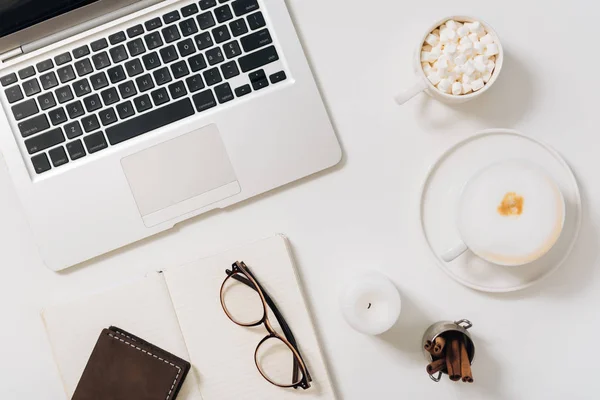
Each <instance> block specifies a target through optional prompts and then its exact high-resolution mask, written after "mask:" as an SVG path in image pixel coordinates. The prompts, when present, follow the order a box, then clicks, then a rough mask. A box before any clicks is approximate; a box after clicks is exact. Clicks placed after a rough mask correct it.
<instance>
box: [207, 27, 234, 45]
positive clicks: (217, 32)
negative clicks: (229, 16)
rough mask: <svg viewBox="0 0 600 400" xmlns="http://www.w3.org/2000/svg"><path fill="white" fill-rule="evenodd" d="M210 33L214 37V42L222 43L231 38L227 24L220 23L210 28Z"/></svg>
mask: <svg viewBox="0 0 600 400" xmlns="http://www.w3.org/2000/svg"><path fill="white" fill-rule="evenodd" d="M212 34H213V36H214V38H215V42H217V43H223V42H225V41H227V40H229V39H231V34H230V33H229V29H228V28H227V25H221V26H218V27H216V28H215V29H213V30H212Z"/></svg>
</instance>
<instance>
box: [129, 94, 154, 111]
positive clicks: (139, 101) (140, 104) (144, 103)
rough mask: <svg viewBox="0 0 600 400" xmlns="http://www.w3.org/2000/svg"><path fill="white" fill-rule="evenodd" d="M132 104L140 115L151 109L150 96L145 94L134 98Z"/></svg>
mask: <svg viewBox="0 0 600 400" xmlns="http://www.w3.org/2000/svg"><path fill="white" fill-rule="evenodd" d="M133 102H134V103H135V109H136V110H137V111H138V112H140V113H141V112H144V111H146V110H149V109H151V108H152V102H151V101H150V96H148V95H147V94H145V95H143V96H140V97H137V98H135V99H134V100H133Z"/></svg>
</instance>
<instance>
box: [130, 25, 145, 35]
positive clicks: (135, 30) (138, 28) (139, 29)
mask: <svg viewBox="0 0 600 400" xmlns="http://www.w3.org/2000/svg"><path fill="white" fill-rule="evenodd" d="M142 33H144V27H143V26H142V25H141V24H140V25H136V26H132V27H131V28H129V29H127V36H129V38H130V39H132V38H134V37H136V36H139V35H141V34H142Z"/></svg>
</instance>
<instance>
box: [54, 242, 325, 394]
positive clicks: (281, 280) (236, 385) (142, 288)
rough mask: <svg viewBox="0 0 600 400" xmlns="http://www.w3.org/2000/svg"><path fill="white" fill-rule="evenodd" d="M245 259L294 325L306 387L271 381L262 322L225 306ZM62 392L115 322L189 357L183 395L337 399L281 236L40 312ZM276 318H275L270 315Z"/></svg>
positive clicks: (69, 390) (71, 386)
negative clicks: (265, 368) (263, 365)
mask: <svg viewBox="0 0 600 400" xmlns="http://www.w3.org/2000/svg"><path fill="white" fill-rule="evenodd" d="M235 261H244V262H246V264H247V265H248V266H249V267H250V269H251V270H252V272H253V273H254V274H255V276H256V277H257V279H258V280H259V281H260V283H261V284H262V285H263V286H264V288H265V290H266V291H267V292H268V293H269V295H270V296H271V297H272V298H273V299H274V301H275V303H276V305H277V307H278V308H279V310H280V311H281V312H282V313H283V315H284V317H285V319H286V321H287V322H288V324H289V325H290V327H291V329H292V331H293V333H294V336H295V337H296V339H297V341H298V345H299V347H300V350H301V352H302V356H303V357H304V360H305V362H306V364H307V366H308V368H309V371H310V373H311V375H312V378H313V382H312V387H311V388H310V389H309V390H306V391H305V390H302V389H298V390H294V389H281V388H278V387H276V386H273V385H271V384H270V383H268V382H267V381H266V380H265V379H264V378H263V377H262V376H261V375H260V374H259V372H258V370H257V369H256V366H255V364H254V350H255V349H256V346H257V344H258V343H259V341H260V340H261V339H262V338H263V337H265V336H266V334H267V331H266V329H264V327H256V328H243V327H240V326H237V325H235V324H234V323H233V322H231V321H230V320H229V319H228V318H227V316H226V315H225V313H224V312H223V309H222V307H221V303H220V299H219V290H220V287H221V283H222V282H223V280H224V279H225V277H226V274H225V270H226V269H228V268H231V264H232V263H234V262H235ZM42 318H43V320H44V325H45V327H46V332H47V334H48V337H49V340H50V343H51V345H52V350H53V353H54V358H55V360H56V364H57V366H58V369H59V372H60V376H61V379H62V382H63V386H64V389H65V393H66V395H67V397H68V398H71V397H72V395H73V392H74V391H75V388H76V387H77V383H78V382H79V378H80V377H81V374H82V372H83V370H84V368H85V365H86V363H87V360H88V358H89V356H90V354H91V351H92V349H93V348H94V345H95V343H96V340H97V339H98V335H99V334H100V332H101V331H102V329H103V328H107V327H109V326H111V325H113V326H118V327H120V328H122V329H125V330H126V331H129V332H131V333H133V334H135V335H136V336H139V337H141V338H143V339H144V340H147V341H149V342H150V343H153V344H155V345H157V346H159V347H161V348H163V349H164V350H166V351H169V352H171V353H173V354H175V355H177V356H179V357H181V358H184V359H186V360H188V361H189V362H190V363H191V364H192V370H191V371H190V373H189V374H188V377H187V378H186V381H185V383H184V385H183V387H182V389H181V392H180V393H179V396H178V397H177V398H178V399H194V400H201V399H202V400H227V399H260V400H288V399H289V400H293V399H306V400H317V399H319V400H320V399H335V398H336V397H335V393H334V389H333V387H332V384H331V380H330V377H329V374H328V371H327V368H326V365H325V362H324V360H323V356H322V352H321V349H320V346H319V342H318V339H317V336H316V333H315V329H314V326H313V323H312V320H311V317H310V315H309V312H308V309H307V306H306V303H305V300H304V296H303V293H302V290H301V288H300V282H299V281H298V277H297V274H296V270H295V266H294V263H293V260H292V257H291V253H290V250H289V245H288V242H287V240H286V239H285V238H284V237H283V236H275V237H272V238H269V239H265V240H262V241H259V242H256V243H254V244H251V245H249V246H245V247H241V248H238V249H234V250H231V251H228V252H226V253H223V254H220V255H217V256H214V257H209V258H205V259H202V260H198V261H195V262H193V263H190V264H187V265H184V266H180V267H175V268H172V269H168V270H166V271H164V272H162V273H153V274H150V275H149V276H147V277H145V278H143V279H140V280H139V281H136V282H134V283H130V284H127V285H123V286H121V287H119V288H116V289H112V290H110V291H107V292H104V293H101V294H98V295H95V296H92V297H89V298H85V299H79V300H77V301H74V302H72V303H69V304H63V305H57V306H52V307H48V308H46V309H45V310H44V311H43V312H42ZM272 320H274V321H275V318H274V317H273V318H272Z"/></svg>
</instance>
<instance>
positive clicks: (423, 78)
mask: <svg viewBox="0 0 600 400" xmlns="http://www.w3.org/2000/svg"><path fill="white" fill-rule="evenodd" d="M450 20H454V21H457V22H461V23H465V22H475V21H479V22H480V23H481V25H482V26H483V27H484V28H485V30H486V31H487V32H488V33H489V34H490V35H491V36H492V38H493V39H494V42H495V43H496V44H497V45H498V50H499V53H498V55H497V56H496V66H495V68H494V71H493V73H492V77H491V78H490V80H489V81H488V82H487V83H486V84H485V86H484V87H483V88H481V89H480V90H478V91H475V92H471V93H468V94H464V95H453V94H449V93H444V92H442V91H441V90H439V89H438V88H436V87H435V86H434V85H433V84H432V83H431V82H430V81H429V79H427V75H426V74H425V71H423V67H422V65H421V49H422V48H423V44H424V43H425V39H426V38H427V36H428V35H429V34H430V33H431V32H432V31H433V30H435V29H436V28H438V27H440V26H441V25H443V24H445V23H446V22H447V21H450ZM503 62H504V50H503V48H502V44H501V43H500V39H499V38H498V35H497V34H496V31H495V30H494V29H493V28H492V27H491V26H490V25H489V24H488V23H486V22H484V21H482V20H481V19H478V18H473V17H468V16H462V15H456V16H450V17H447V18H443V19H441V20H439V21H437V22H436V23H435V24H433V25H432V26H431V27H430V28H429V29H427V31H425V33H424V34H423V36H422V37H421V38H420V40H419V43H418V47H417V51H416V52H415V56H414V58H413V63H414V69H415V72H416V74H417V78H416V80H415V82H414V83H413V84H412V85H411V86H410V87H408V88H407V89H405V90H404V91H402V92H401V93H400V94H398V95H397V96H396V98H395V100H396V102H397V103H398V104H400V105H402V104H404V103H406V102H407V101H408V100H410V99H412V98H413V97H415V96H416V95H418V94H419V93H421V92H425V93H427V94H428V95H429V96H431V97H433V98H435V99H437V100H440V101H442V102H444V103H447V104H461V103H465V102H467V101H469V100H473V99H474V98H476V97H479V96H481V95H482V94H483V93H485V92H486V91H488V90H489V89H490V87H491V86H492V85H493V84H494V82H496V80H497V79H498V75H499V74H500V71H501V70H502V64H503Z"/></svg>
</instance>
